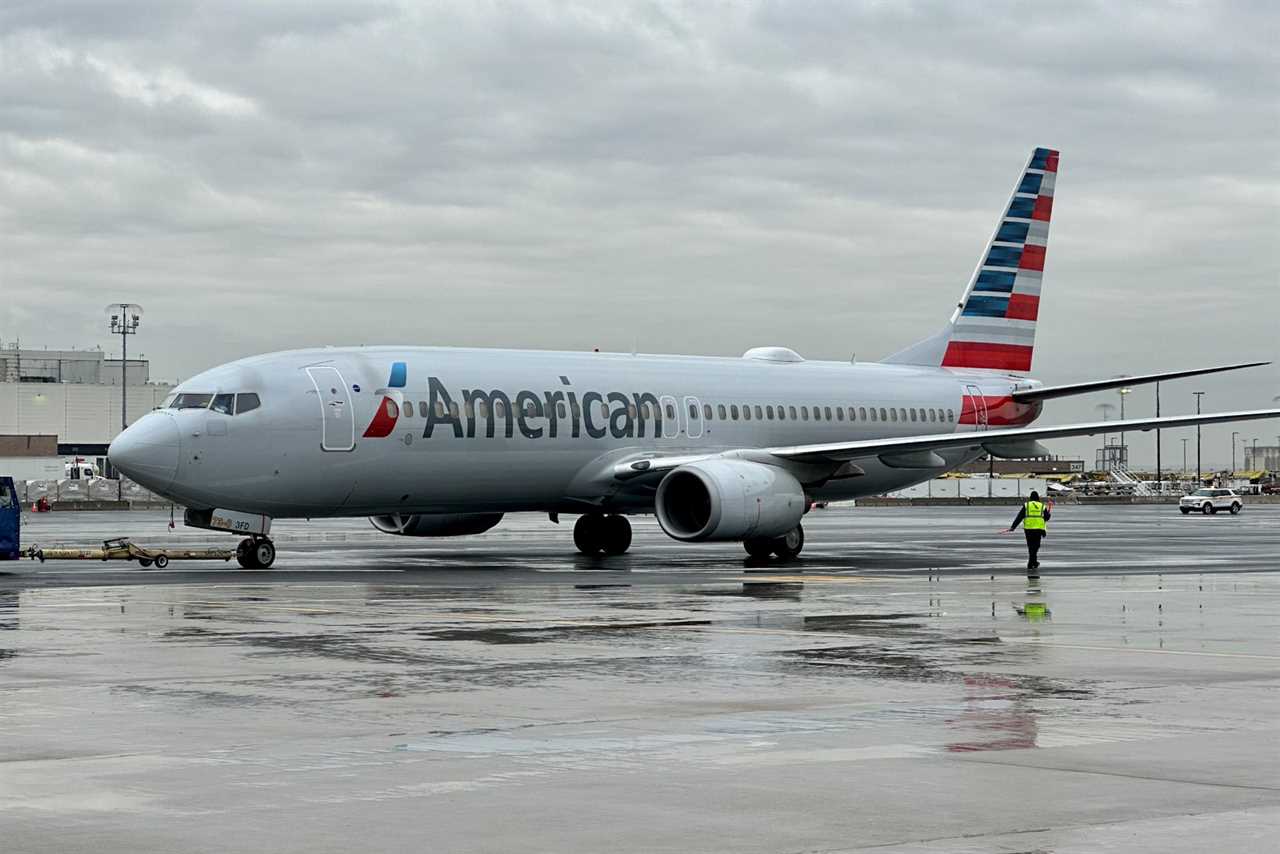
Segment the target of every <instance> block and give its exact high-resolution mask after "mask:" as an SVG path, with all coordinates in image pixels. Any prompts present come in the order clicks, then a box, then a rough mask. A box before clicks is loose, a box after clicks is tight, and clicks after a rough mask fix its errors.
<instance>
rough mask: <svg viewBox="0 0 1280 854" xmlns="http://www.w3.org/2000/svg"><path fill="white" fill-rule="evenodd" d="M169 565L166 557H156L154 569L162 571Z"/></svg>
mask: <svg viewBox="0 0 1280 854" xmlns="http://www.w3.org/2000/svg"><path fill="white" fill-rule="evenodd" d="M168 565H169V556H168V555H156V569H164V568H165V567H166V566H168Z"/></svg>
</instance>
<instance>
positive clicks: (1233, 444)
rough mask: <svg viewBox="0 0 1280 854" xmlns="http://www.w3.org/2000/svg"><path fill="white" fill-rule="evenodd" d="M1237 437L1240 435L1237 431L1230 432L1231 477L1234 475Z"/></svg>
mask: <svg viewBox="0 0 1280 854" xmlns="http://www.w3.org/2000/svg"><path fill="white" fill-rule="evenodd" d="M1239 435H1240V431H1239V430H1232V431H1231V475H1232V477H1234V476H1235V473H1236V436H1239Z"/></svg>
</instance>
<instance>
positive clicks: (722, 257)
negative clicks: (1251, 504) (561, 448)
mask: <svg viewBox="0 0 1280 854" xmlns="http://www.w3.org/2000/svg"><path fill="white" fill-rule="evenodd" d="M1276 9H1277V7H1276V6H1275V4H1273V3H1265V2H1258V3H1239V4H1232V3H1226V4H1198V3H1169V4H1136V3H1099V4H1096V5H1092V4H1086V3H1079V4H1052V5H1050V4H1035V3H1008V4H1004V3H995V2H991V3H982V4H973V5H965V4H960V3H954V2H939V3H916V4H911V3H897V2H894V3H887V2H886V3H855V2H849V0H839V1H838V2H810V3H782V2H765V3H749V2H726V3H712V2H702V3H666V2H643V3H616V4H609V3H603V2H590V3H583V4H580V5H572V4H551V3H521V2H506V3H484V2H477V0H465V2H459V3H448V2H436V3H429V4H428V3H393V2H369V3H364V2H336V0H305V2H289V3H263V2H260V0H252V1H251V2H221V3H186V2H180V0H154V2H152V0H118V2H112V1H111V0H102V1H100V0H80V2H57V0H38V2H22V0H17V2H14V0H10V2H7V3H5V4H4V5H3V6H0V292H2V293H3V299H2V300H0V339H3V340H6V341H11V340H13V339H14V338H17V337H19V336H20V337H21V338H22V341H23V343H24V344H25V345H34V346H44V345H48V346H50V347H54V346H57V347H64V346H65V347H69V346H93V345H98V344H101V345H103V346H104V347H106V348H107V349H115V348H116V347H117V345H116V344H115V343H114V342H112V341H110V340H109V338H108V336H107V335H106V334H105V333H104V330H103V319H102V315H101V307H102V305H103V304H105V303H106V302H108V301H110V300H129V301H135V302H139V303H141V304H142V305H143V306H144V307H145V310H146V316H145V319H144V326H143V328H142V330H141V334H140V335H139V336H138V337H137V338H136V339H135V341H134V342H131V343H132V344H133V345H134V346H136V347H137V348H138V349H139V350H141V351H142V352H144V353H145V354H146V355H147V356H148V357H149V358H150V359H151V360H152V374H153V376H155V377H158V378H169V377H186V376H190V375H191V374H193V373H195V372H197V371H200V370H202V369H204V368H206V367H209V366H212V365H214V364H217V363H220V362H224V361H228V360H231V359H234V358H237V357H240V356H244V355H249V354H252V353H258V352H263V351H268V350H275V349H284V348H289V347H298V346H307V345H319V344H342V343H393V342H403V343H413V344H435V345H468V346H476V345H478V346H510V347H537V348H569V349H589V348H591V347H596V346H598V347H600V348H602V349H618V350H630V349H631V348H632V347H633V346H635V345H636V344H637V343H638V345H639V347H640V349H641V350H643V351H647V352H687V353H704V354H722V355H737V354H739V353H741V352H742V351H744V350H746V349H747V348H748V347H751V346H756V345H762V344H783V345H788V346H791V347H793V348H795V349H797V350H799V351H800V352H801V353H802V354H803V355H805V356H807V357H810V358H837V359H844V358H848V357H849V356H850V354H852V353H856V354H857V357H858V358H859V359H861V360H871V359H878V358H880V357H882V356H884V355H886V354H888V353H890V352H893V351H894V350H896V349H899V348H900V347H901V346H903V345H905V344H908V343H910V342H912V341H915V340H917V339H919V338H921V337H924V336H926V335H928V334H930V333H931V332H933V331H935V330H936V328H937V327H939V326H940V325H941V324H942V323H943V322H944V321H945V319H946V317H947V315H948V312H949V310H950V308H951V306H952V305H953V304H954V302H955V300H956V298H957V297H958V296H959V295H960V292H961V290H962V289H963V287H964V285H965V283H966V281H967V280H968V277H969V274H970V273H971V271H972V269H973V267H974V264H975V263H976V261H977V260H978V255H979V253H980V251H981V249H982V246H983V244H984V242H985V240H986V239H987V237H988V236H989V235H990V233H991V230H992V228H993V226H994V224H995V221H996V219H997V217H998V216H999V214H1000V213H1001V212H1002V209H1003V206H1004V203H1005V200H1006V199H1007V197H1008V194H1009V192H1010V190H1011V187H1012V185H1013V183H1014V181H1015V179H1016V178H1017V175H1018V171H1019V169H1020V167H1021V166H1022V164H1023V162H1024V160H1025V158H1026V157H1027V155H1028V153H1029V152H1030V149H1031V148H1033V147H1034V146H1036V145H1044V146H1049V147H1054V148H1058V149H1060V150H1061V151H1062V161H1061V172H1060V173H1059V179H1058V184H1057V190H1056V205H1055V207H1054V220H1053V225H1052V231H1051V235H1050V245H1049V251H1048V261H1047V264H1046V269H1045V289H1044V296H1043V302H1042V303H1041V310H1040V323H1039V335H1038V337H1037V341H1036V356H1035V363H1034V368H1035V374H1036V375H1037V376H1039V377H1041V378H1043V379H1046V380H1049V381H1067V380H1075V379H1085V378H1092V377H1106V376H1113V375H1116V374H1119V373H1136V372H1143V371H1151V370H1159V369H1172V368H1178V367H1185V366H1195V365H1200V364H1214V363H1220V362H1224V361H1230V360H1235V359H1240V360H1244V359H1274V360H1280V343H1278V342H1280V143H1278V142H1277V138H1278V137H1277V131H1280V51H1277V49H1276V44H1277V41H1280V12H1277V11H1276ZM1195 388H1202V389H1204V390H1206V391H1208V395H1207V396H1206V398H1205V408H1206V409H1214V410H1216V409H1225V408H1247V407H1260V406H1265V405H1270V404H1271V401H1272V398H1273V397H1276V396H1277V395H1280V369H1277V368H1276V367H1269V368H1263V369H1258V370H1254V371H1250V372H1247V373H1241V374H1238V375H1234V376H1228V377H1226V378H1210V379H1205V380H1199V381H1197V380H1191V381H1184V382H1180V383H1171V384H1167V385H1166V386H1164V401H1165V411H1166V412H1167V413H1174V412H1180V411H1188V410H1189V409H1193V408H1194V403H1193V398H1192V396H1191V391H1192V390H1193V389H1195ZM1115 401H1116V396H1115V395H1114V393H1112V394H1107V395H1096V396H1092V397H1087V398H1079V399H1075V400H1068V401H1060V402H1052V403H1050V404H1049V407H1048V411H1047V412H1046V416H1045V419H1044V421H1045V423H1054V422H1065V421H1071V420H1080V419H1092V418H1095V417H1097V416H1098V412H1097V411H1096V410H1095V406H1096V405H1097V404H1099V403H1103V402H1115ZM1128 406H1129V412H1130V414H1145V413H1147V412H1149V411H1150V408H1151V392H1150V390H1149V387H1147V388H1144V389H1141V390H1139V391H1137V392H1135V393H1134V394H1133V395H1131V396H1130V397H1129V405H1128ZM1236 429H1239V430H1243V431H1244V433H1245V435H1246V436H1247V437H1253V436H1255V435H1256V436H1261V437H1264V439H1265V438H1266V437H1267V436H1270V439H1269V440H1267V441H1269V442H1270V443H1272V444H1274V443H1275V442H1276V441H1277V438H1276V435H1275V434H1280V422H1277V421H1272V422H1255V423H1253V424H1246V425H1244V426H1242V427H1240V426H1237V427H1236ZM1230 431H1231V428H1226V429H1223V428H1206V430H1205V442H1206V445H1205V457H1206V460H1207V461H1214V462H1220V463H1221V462H1225V461H1227V460H1229V454H1230V447H1229V439H1228V438H1227V437H1228V436H1229V434H1230ZM1180 435H1182V434H1179V433H1166V434H1165V462H1166V465H1168V464H1169V463H1170V461H1173V462H1174V464H1175V465H1180V463H1181V443H1180V442H1179V441H1178V437H1179V436H1180ZM1188 435H1194V431H1189V432H1188ZM1140 442H1141V446H1138V444H1137V443H1135V447H1134V450H1133V452H1132V453H1133V455H1134V457H1135V458H1136V459H1137V461H1138V462H1143V461H1146V460H1149V459H1152V458H1153V457H1154V449H1153V447H1152V445H1153V443H1152V441H1151V440H1150V438H1148V437H1144V438H1143V439H1141V440H1140ZM1096 444H1097V441H1096V440H1090V439H1085V440H1077V441H1059V442H1055V443H1054V448H1055V450H1060V451H1062V452H1064V453H1073V454H1078V455H1081V456H1085V457H1086V458H1087V459H1088V460H1089V461H1090V463H1091V462H1092V459H1093V450H1092V449H1093V448H1094V447H1095V446H1096ZM1192 447H1194V443H1193V446H1192ZM1192 453H1193V455H1194V451H1193V452H1192Z"/></svg>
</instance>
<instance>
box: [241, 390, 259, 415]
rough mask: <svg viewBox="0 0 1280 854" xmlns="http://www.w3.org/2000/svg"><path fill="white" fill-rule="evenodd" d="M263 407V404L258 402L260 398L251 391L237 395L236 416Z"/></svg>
mask: <svg viewBox="0 0 1280 854" xmlns="http://www.w3.org/2000/svg"><path fill="white" fill-rule="evenodd" d="M261 405H262V403H261V401H259V400H258V396H257V395H256V394H254V393H253V392H251V391H248V392H241V393H240V394H237V395H236V415H239V414H240V413H241V412H249V411H250V410H253V409H257V408H258V407H259V406H261Z"/></svg>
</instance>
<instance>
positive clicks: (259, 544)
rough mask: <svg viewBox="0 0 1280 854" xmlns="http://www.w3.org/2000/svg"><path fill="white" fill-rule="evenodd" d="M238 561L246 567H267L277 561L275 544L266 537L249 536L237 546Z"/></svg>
mask: <svg viewBox="0 0 1280 854" xmlns="http://www.w3.org/2000/svg"><path fill="white" fill-rule="evenodd" d="M236 561H237V562H238V563H239V564H240V565H241V566H243V567H244V568H245V569H266V568H268V567H269V566H271V564H273V563H275V562H276V547H275V544H274V543H272V542H271V541H270V540H268V539H267V538H266V537H247V538H245V539H243V540H241V541H240V545H238V546H236Z"/></svg>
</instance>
